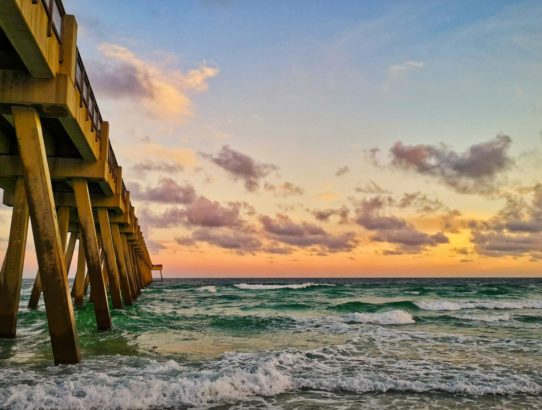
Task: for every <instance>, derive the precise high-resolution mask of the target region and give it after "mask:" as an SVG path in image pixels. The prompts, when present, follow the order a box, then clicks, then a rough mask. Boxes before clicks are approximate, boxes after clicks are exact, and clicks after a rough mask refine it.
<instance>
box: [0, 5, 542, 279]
mask: <svg viewBox="0 0 542 410" xmlns="http://www.w3.org/2000/svg"><path fill="white" fill-rule="evenodd" d="M64 5H65V7H66V10H67V12H68V13H70V14H74V15H75V16H76V18H77V21H78V24H79V32H78V33H79V34H78V35H79V39H78V42H79V48H80V51H81V54H82V56H83V59H84V61H85V64H86V66H87V70H88V72H89V76H90V79H91V83H92V85H93V88H94V91H95V94H96V97H97V99H98V104H99V106H100V109H101V111H102V114H103V117H104V119H105V120H107V121H109V122H110V137H111V140H112V141H113V144H114V148H115V152H116V155H117V158H118V160H119V163H120V164H121V165H122V166H123V176H124V179H125V181H126V183H127V185H128V188H129V189H130V190H131V192H132V201H133V203H134V205H135V206H136V209H137V213H138V215H139V217H140V223H141V225H142V227H143V229H144V233H145V238H146V240H147V244H148V245H149V247H150V249H151V252H152V258H153V261H154V262H155V263H163V264H164V265H165V274H166V275H167V276H196V277H197V276H202V277H203V276H371V277H372V276H382V275H387V276H413V275H414V276H416V275H423V276H441V275H461V276H481V275H509V276H520V275H521V276H527V275H542V80H541V73H542V24H540V22H541V21H542V3H541V2H540V1H538V0H537V1H513V2H512V1H498V0H495V1H493V0H491V1H476V2H473V1H471V0H469V1H449V2H447V1H433V2H427V1H413V2H411V1H394V2H387V1H378V2H377V1H357V0H356V1H345V0H338V1H315V0H310V1H309V0H307V1H285V0H283V1H263V0H262V1H249V0H246V1H242V0H198V1H177V0H169V1H168V0H154V1H149V0H132V1H111V0H107V1H105V0H93V1H87V0H64ZM9 217H10V210H9V209H8V208H5V207H3V208H2V209H1V210H0V218H2V219H1V221H2V230H1V231H0V239H1V240H2V242H1V244H0V245H1V253H2V255H3V252H4V249H5V244H6V240H7V235H8V229H7V228H8V225H9ZM28 249H29V250H28V258H27V259H28V263H27V264H26V267H25V275H26V276H31V274H32V275H33V274H35V269H36V263H35V256H34V255H33V244H29V247H28ZM74 264H75V261H74ZM73 266H74V265H73ZM73 266H72V270H73V269H74V268H73ZM72 273H73V272H72Z"/></svg>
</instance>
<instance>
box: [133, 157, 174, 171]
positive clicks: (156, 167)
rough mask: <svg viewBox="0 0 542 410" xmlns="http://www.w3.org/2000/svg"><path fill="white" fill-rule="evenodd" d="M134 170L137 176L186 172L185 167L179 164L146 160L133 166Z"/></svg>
mask: <svg viewBox="0 0 542 410" xmlns="http://www.w3.org/2000/svg"><path fill="white" fill-rule="evenodd" d="M132 170H133V171H134V172H136V173H137V174H146V173H148V172H164V173H168V174H175V173H178V172H181V171H183V170H184V166H183V165H182V164H180V163H178V162H167V161H153V160H144V161H142V162H138V163H137V164H134V165H132Z"/></svg>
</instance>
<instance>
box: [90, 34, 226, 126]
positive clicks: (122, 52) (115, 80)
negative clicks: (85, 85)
mask: <svg viewBox="0 0 542 410" xmlns="http://www.w3.org/2000/svg"><path fill="white" fill-rule="evenodd" d="M99 51H100V53H101V54H102V56H103V58H102V59H101V60H100V61H99V62H94V63H93V66H92V68H93V70H92V71H93V72H92V77H93V85H94V86H95V87H96V89H97V90H99V91H100V93H102V94H103V95H106V96H110V97H113V98H127V99H131V100H132V101H136V103H137V104H138V105H140V107H141V109H142V110H143V111H144V112H145V113H146V114H147V115H148V116H150V117H152V118H155V119H161V120H169V121H173V122H180V121H182V120H183V119H184V118H185V117H187V116H189V115H191V113H192V107H191V105H192V104H191V101H190V98H189V93H190V92H202V91H205V90H206V89H207V87H208V80H209V79H210V78H212V77H214V76H216V75H217V74H218V71H219V70H218V68H216V67H210V66H208V65H206V64H202V65H201V66H200V67H198V68H194V69H191V70H189V71H188V72H186V73H183V72H182V71H180V70H179V69H171V68H167V67H164V66H160V65H159V64H156V63H155V62H149V61H145V60H143V59H141V58H140V57H138V56H137V55H136V54H135V53H134V52H132V51H130V50H129V49H127V48H126V47H123V46H120V45H117V44H111V43H103V44H101V45H100V46H99Z"/></svg>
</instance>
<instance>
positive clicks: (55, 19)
mask: <svg viewBox="0 0 542 410" xmlns="http://www.w3.org/2000/svg"><path fill="white" fill-rule="evenodd" d="M41 2H42V4H43V7H44V8H45V12H46V13H47V17H48V18H49V21H48V25H47V26H48V28H47V35H48V36H50V35H52V34H53V32H54V33H55V35H56V38H57V39H58V42H59V43H62V17H64V15H65V14H66V11H65V10H64V5H63V4H62V1H61V0H41ZM32 3H34V4H37V3H38V0H32Z"/></svg>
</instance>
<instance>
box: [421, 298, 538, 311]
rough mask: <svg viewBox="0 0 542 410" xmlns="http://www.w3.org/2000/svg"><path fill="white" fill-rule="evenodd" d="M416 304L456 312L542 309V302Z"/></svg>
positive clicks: (443, 302) (436, 309)
mask: <svg viewBox="0 0 542 410" xmlns="http://www.w3.org/2000/svg"><path fill="white" fill-rule="evenodd" d="M414 304H415V305H416V306H417V307H418V308H420V309H423V310H435V311H454V310H462V309H502V310H504V309H542V300H523V301H504V300H503V301H491V302H482V301H475V302H467V301H457V302H455V301H450V300H427V301H423V300H422V301H417V302H414Z"/></svg>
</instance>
